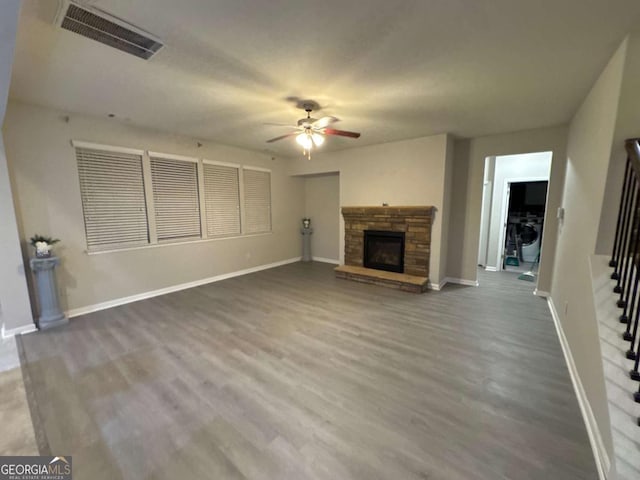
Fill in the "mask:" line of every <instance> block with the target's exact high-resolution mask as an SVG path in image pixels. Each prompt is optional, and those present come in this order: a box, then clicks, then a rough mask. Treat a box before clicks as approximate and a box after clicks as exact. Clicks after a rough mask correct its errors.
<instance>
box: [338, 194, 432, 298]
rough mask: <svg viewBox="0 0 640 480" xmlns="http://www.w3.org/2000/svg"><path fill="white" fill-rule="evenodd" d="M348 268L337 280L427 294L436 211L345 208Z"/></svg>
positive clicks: (341, 268)
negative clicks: (343, 279) (432, 229)
mask: <svg viewBox="0 0 640 480" xmlns="http://www.w3.org/2000/svg"><path fill="white" fill-rule="evenodd" d="M342 216H343V217H344V228H345V245H344V260H345V262H344V263H345V264H344V265H341V266H339V267H337V268H336V276H338V277H340V278H347V279H349V280H356V281H360V282H365V283H375V284H378V285H384V286H389V287H393V288H399V289H401V290H407V291H411V292H424V291H425V290H426V289H427V284H428V280H429V256H430V253H431V222H432V218H433V207H430V206H417V207H343V208H342Z"/></svg>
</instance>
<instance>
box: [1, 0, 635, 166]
mask: <svg viewBox="0 0 640 480" xmlns="http://www.w3.org/2000/svg"><path fill="white" fill-rule="evenodd" d="M83 3H90V4H94V5H96V6H97V7H99V8H101V9H102V10H105V11H108V12H110V13H111V14H113V15H115V16H117V17H120V18H123V19H126V20H127V21H129V22H130V23H133V24H134V25H137V26H139V27H140V28H143V29H144V30H147V31H149V32H151V33H152V34H154V35H155V36H157V37H159V38H160V39H161V40H162V41H163V42H165V44H166V47H165V48H164V49H163V50H162V51H161V52H160V53H158V54H157V55H156V56H155V57H153V58H152V59H151V60H149V61H144V60H141V59H138V58H136V57H133V56H130V55H127V54H124V53H122V52H120V51H118V50H114V49H111V48H109V47H107V46H104V45H102V44H100V43H97V42H94V41H92V40H88V39H86V38H84V37H81V36H79V35H76V34H74V33H71V32H68V31H65V30H61V29H60V28H57V27H55V26H54V23H53V18H54V16H55V13H56V8H57V4H58V2H57V1H55V0H47V1H45V0H28V1H24V2H23V6H22V13H21V19H20V24H19V31H18V39H17V45H16V58H15V64H14V69H13V77H12V87H11V92H10V96H11V98H13V99H17V100H21V101H25V102H28V103H32V104H36V105H43V106H49V107H54V108H60V109H64V110H67V111H71V112H79V113H86V114H91V115H99V116H106V115H107V114H109V113H114V114H115V115H116V120H117V119H120V120H124V121H128V122H131V123H132V124H136V125H143V126H147V127H151V128H156V129H160V130H164V131H168V132H172V133H179V134H185V135H190V136H193V137H196V138H200V139H209V140H213V141H216V142H219V143H224V144H228V145H236V146H240V147H245V148H250V149H253V150H265V149H267V148H268V149H269V151H273V152H275V153H279V154H284V155H295V154H299V152H298V148H297V146H296V144H295V142H294V141H293V139H287V140H283V141H281V142H276V143H273V144H266V143H265V140H267V139H268V138H271V137H274V136H277V135H280V134H283V133H286V132H287V131H288V130H287V129H286V128H283V127H276V126H265V125H264V123H265V122H278V123H292V124H293V123H295V122H296V120H297V119H298V118H301V117H302V116H304V112H303V111H301V110H299V109H298V108H297V107H296V100H299V99H313V100H315V101H317V102H318V103H319V104H320V105H321V106H322V107H323V110H322V111H321V112H319V113H317V114H316V115H315V116H316V118H319V116H321V115H335V116H337V117H339V118H340V119H341V122H339V123H337V124H336V128H340V129H345V130H355V131H360V132H362V137H361V138H360V139H359V140H352V139H346V138H336V137H332V138H330V139H329V140H328V141H327V142H326V143H325V145H324V146H323V147H322V148H323V149H325V150H337V149H342V148H348V147H353V146H362V145H368V144H374V143H382V142H388V141H393V140H400V139H406V138H413V137H419V136H426V135H432V134H437V133H444V132H450V133H453V134H455V135H458V136H477V135H484V134H491V133H498V132H507V131H514V130H521V129H526V128H534V127H540V126H548V125H557V124H561V123H565V122H567V121H568V120H569V119H570V118H571V116H572V115H573V114H574V113H575V110H576V108H577V107H578V105H579V103H580V101H581V100H582V99H583V98H584V96H585V95H586V93H587V92H588V89H589V88H590V86H591V85H592V84H593V82H594V81H595V79H596V77H597V75H598V74H599V72H600V71H601V70H602V68H603V67H604V65H605V63H606V62H607V60H608V59H609V57H610V56H611V55H612V54H613V52H614V50H615V48H616V47H617V46H618V44H619V43H620V42H621V41H622V39H623V38H624V35H625V34H626V33H627V31H628V30H630V29H631V27H632V25H633V23H634V20H635V19H637V18H638V16H640V2H638V1H636V0H606V1H605V0H597V1H596V0H536V1H533V2H523V1H514V0H417V1H411V0H403V1H388V0H366V1H365V0H324V1H317V2H301V1H300V0H296V1H289V0H269V1H264V0H216V1H212V0H181V1H175V0H135V1H132V0H95V1H92V2H83Z"/></svg>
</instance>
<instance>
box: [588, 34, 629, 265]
mask: <svg viewBox="0 0 640 480" xmlns="http://www.w3.org/2000/svg"><path fill="white" fill-rule="evenodd" d="M639 78H640V33H638V32H636V33H633V34H632V35H630V36H629V38H628V39H627V54H626V59H625V65H624V77H623V79H622V88H621V91H620V99H619V100H618V115H617V119H616V127H615V132H614V135H613V145H612V147H611V162H610V163H609V170H608V175H607V186H606V188H605V197H604V204H603V206H602V212H601V215H600V229H599V232H598V241H597V243H596V253H598V254H605V255H610V254H611V251H612V249H613V240H614V237H615V230H616V221H617V218H618V207H619V205H620V192H621V190H622V183H623V178H624V168H625V164H626V160H627V154H626V151H625V148H624V141H625V140H626V139H628V138H639V137H640V96H638V79H639Z"/></svg>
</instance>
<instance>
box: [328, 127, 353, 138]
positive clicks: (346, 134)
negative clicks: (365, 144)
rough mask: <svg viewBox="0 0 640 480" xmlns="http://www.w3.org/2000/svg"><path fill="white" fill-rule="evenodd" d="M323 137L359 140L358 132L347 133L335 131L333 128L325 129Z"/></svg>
mask: <svg viewBox="0 0 640 480" xmlns="http://www.w3.org/2000/svg"><path fill="white" fill-rule="evenodd" d="M323 133H324V134H325V135H339V136H341V137H349V138H360V133H358V132H347V131H346V130H336V129H334V128H325V129H324V132H323Z"/></svg>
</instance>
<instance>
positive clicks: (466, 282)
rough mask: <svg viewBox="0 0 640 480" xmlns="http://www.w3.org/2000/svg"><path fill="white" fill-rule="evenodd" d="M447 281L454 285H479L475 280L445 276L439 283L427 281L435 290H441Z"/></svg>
mask: <svg viewBox="0 0 640 480" xmlns="http://www.w3.org/2000/svg"><path fill="white" fill-rule="evenodd" d="M447 283H455V284H456V285H465V286H467V287H477V286H478V285H480V284H479V283H478V281H477V280H465V279H464V278H452V277H445V278H444V280H442V281H441V282H440V283H439V284H435V283H433V282H429V288H430V289H431V290H435V291H436V292H437V291H439V290H442V288H443V287H444V286H445V285H446V284H447Z"/></svg>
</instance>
